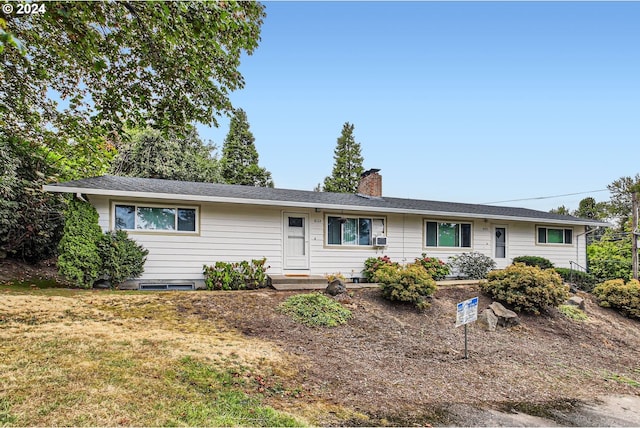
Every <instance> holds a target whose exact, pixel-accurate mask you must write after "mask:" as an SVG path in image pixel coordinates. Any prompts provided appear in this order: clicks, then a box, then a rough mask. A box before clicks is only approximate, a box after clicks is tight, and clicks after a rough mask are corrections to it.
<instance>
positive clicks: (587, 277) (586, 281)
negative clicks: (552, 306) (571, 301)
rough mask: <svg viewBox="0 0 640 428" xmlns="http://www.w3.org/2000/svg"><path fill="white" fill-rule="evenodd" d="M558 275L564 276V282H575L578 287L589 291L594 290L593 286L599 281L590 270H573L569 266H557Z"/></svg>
mask: <svg viewBox="0 0 640 428" xmlns="http://www.w3.org/2000/svg"><path fill="white" fill-rule="evenodd" d="M555 271H556V272H558V275H560V276H561V277H562V279H563V280H564V282H569V283H571V284H574V285H575V286H576V287H577V288H579V289H580V290H582V291H586V292H588V293H590V292H591V290H593V287H595V285H596V284H597V283H598V280H597V279H596V277H595V276H593V275H591V274H590V273H588V272H582V271H579V270H572V269H568V268H555Z"/></svg>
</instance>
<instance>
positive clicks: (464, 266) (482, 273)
mask: <svg viewBox="0 0 640 428" xmlns="http://www.w3.org/2000/svg"><path fill="white" fill-rule="evenodd" d="M449 265H451V266H452V267H453V268H454V269H456V270H457V271H458V272H459V273H460V274H461V275H464V276H465V277H467V278H469V279H484V278H486V277H487V274H488V273H489V271H491V269H495V267H496V262H495V261H494V260H493V259H492V258H491V257H488V256H485V255H484V254H481V253H478V252H472V253H462V254H460V255H458V256H453V257H451V259H450V260H449Z"/></svg>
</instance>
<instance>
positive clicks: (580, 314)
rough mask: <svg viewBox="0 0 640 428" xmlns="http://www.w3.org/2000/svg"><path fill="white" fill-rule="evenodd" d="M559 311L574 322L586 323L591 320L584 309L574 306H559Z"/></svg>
mask: <svg viewBox="0 0 640 428" xmlns="http://www.w3.org/2000/svg"><path fill="white" fill-rule="evenodd" d="M558 311H560V313H561V314H562V315H564V316H565V317H567V318H569V319H572V320H574V321H585V320H586V319H588V318H589V317H588V316H587V314H585V313H584V311H583V310H582V309H580V308H579V307H577V306H574V305H560V306H558Z"/></svg>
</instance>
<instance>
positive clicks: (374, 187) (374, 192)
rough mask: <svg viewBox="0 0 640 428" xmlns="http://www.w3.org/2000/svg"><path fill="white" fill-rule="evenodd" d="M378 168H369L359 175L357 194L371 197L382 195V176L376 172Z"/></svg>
mask: <svg viewBox="0 0 640 428" xmlns="http://www.w3.org/2000/svg"><path fill="white" fill-rule="evenodd" d="M378 171H380V170H379V169H374V168H372V169H370V170H368V171H365V172H363V173H362V174H361V175H360V183H358V194H359V195H364V196H370V197H372V198H381V197H382V176H381V175H380V174H378Z"/></svg>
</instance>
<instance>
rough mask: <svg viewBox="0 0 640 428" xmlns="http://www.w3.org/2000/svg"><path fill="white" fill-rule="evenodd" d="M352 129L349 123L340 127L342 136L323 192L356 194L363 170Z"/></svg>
mask: <svg viewBox="0 0 640 428" xmlns="http://www.w3.org/2000/svg"><path fill="white" fill-rule="evenodd" d="M353 128H354V126H353V125H352V124H350V123H349V122H345V124H344V125H343V126H342V134H341V135H340V137H339V138H338V143H337V145H336V149H335V150H334V152H333V159H334V164H333V171H332V172H331V176H330V177H326V178H325V179H324V191H325V192H338V193H356V192H357V190H358V183H359V182H360V175H361V174H362V172H363V171H364V168H363V167H362V162H363V159H362V155H361V154H360V143H357V142H356V141H355V139H354V137H353Z"/></svg>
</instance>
